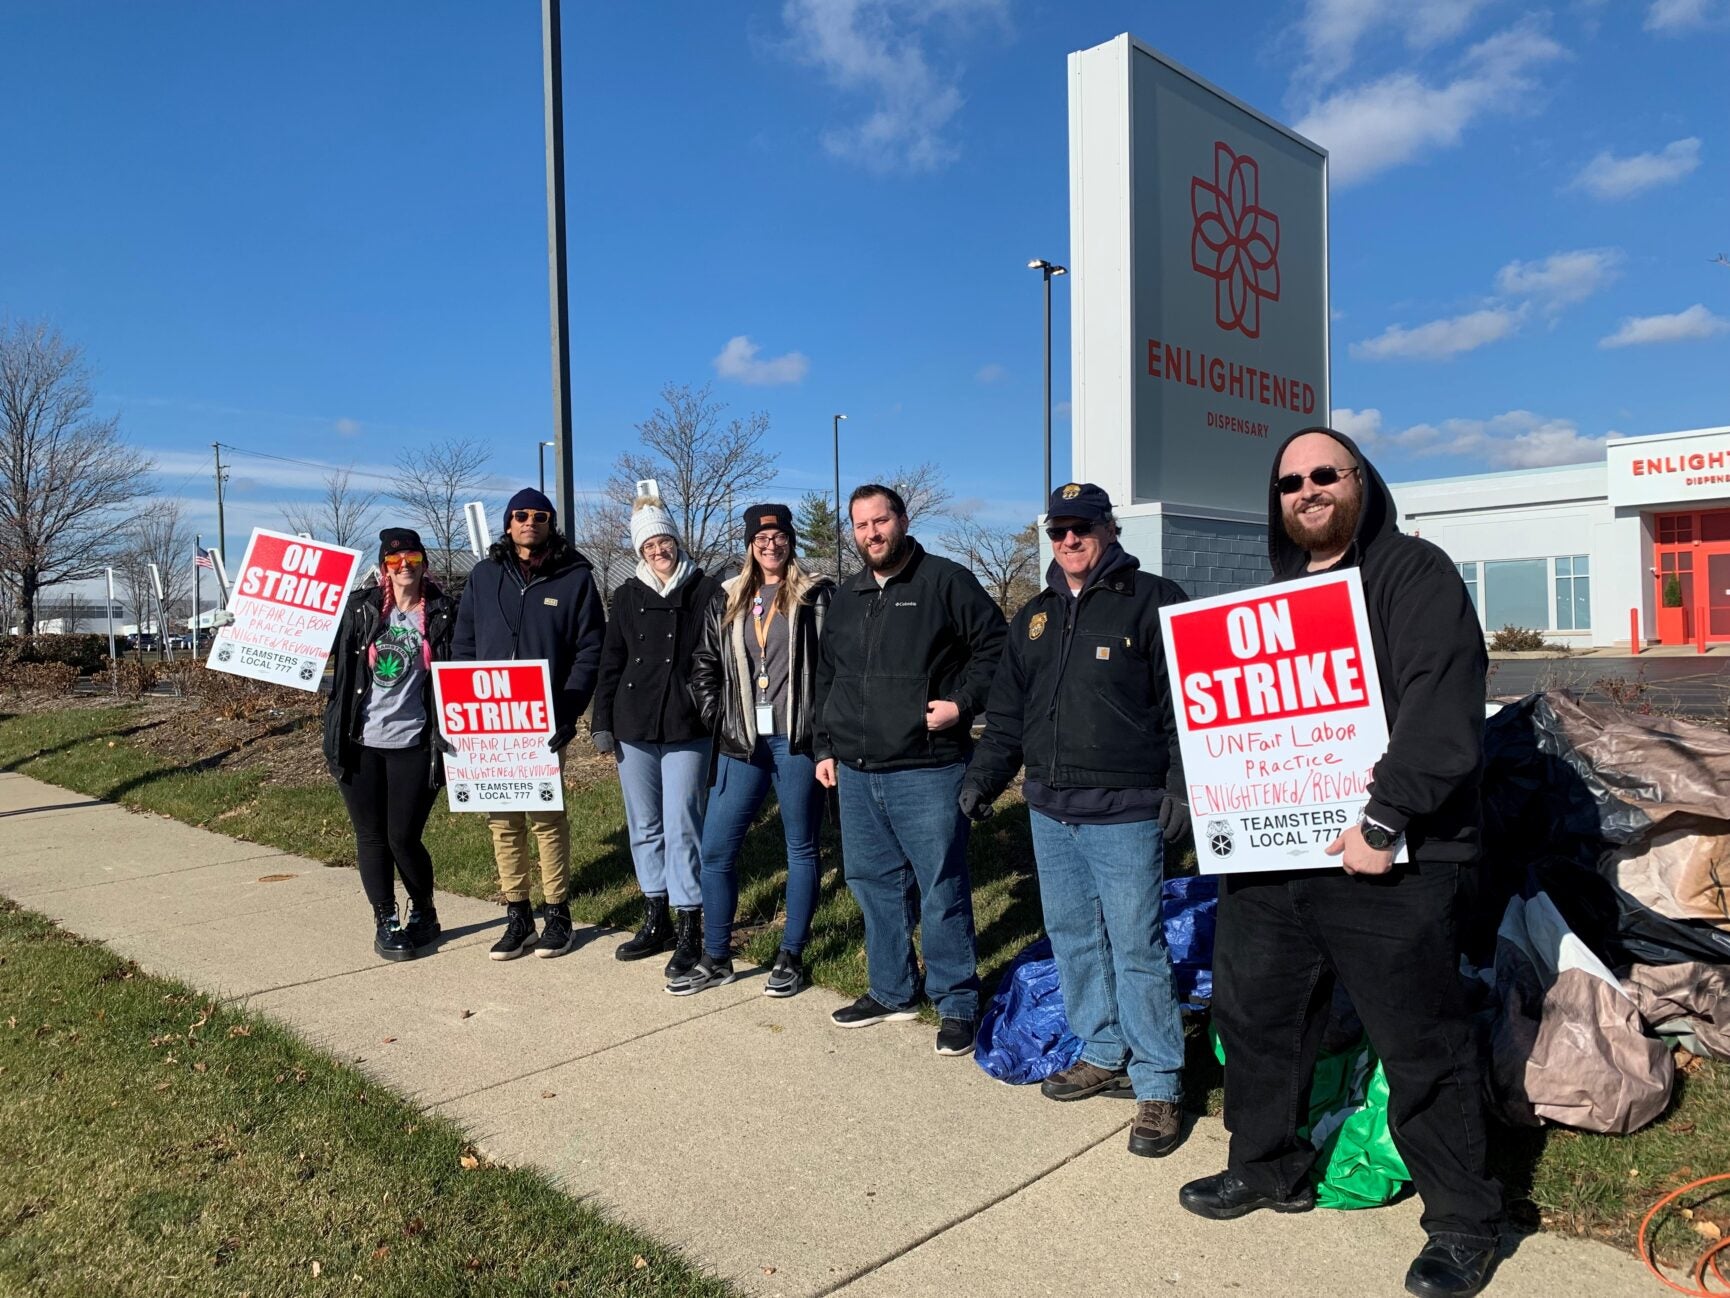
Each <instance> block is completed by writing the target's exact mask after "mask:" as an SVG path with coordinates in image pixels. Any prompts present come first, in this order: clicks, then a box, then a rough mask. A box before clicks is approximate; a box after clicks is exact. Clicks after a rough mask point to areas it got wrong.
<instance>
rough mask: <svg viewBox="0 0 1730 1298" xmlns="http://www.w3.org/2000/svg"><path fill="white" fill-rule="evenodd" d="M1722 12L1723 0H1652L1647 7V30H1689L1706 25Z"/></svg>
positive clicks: (1669, 31) (1665, 31)
mask: <svg viewBox="0 0 1730 1298" xmlns="http://www.w3.org/2000/svg"><path fill="white" fill-rule="evenodd" d="M1722 14H1723V4H1722V0H1652V3H1651V5H1650V6H1648V7H1647V9H1646V30H1647V31H1649V32H1664V33H1671V32H1681V31H1687V30H1688V29H1689V28H1691V27H1704V26H1706V25H1707V24H1708V23H1710V22H1712V21H1713V20H1714V19H1715V18H1718V17H1720V16H1721V15H1722Z"/></svg>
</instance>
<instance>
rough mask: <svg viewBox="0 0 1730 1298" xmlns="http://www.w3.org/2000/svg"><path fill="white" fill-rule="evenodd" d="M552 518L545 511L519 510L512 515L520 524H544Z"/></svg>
mask: <svg viewBox="0 0 1730 1298" xmlns="http://www.w3.org/2000/svg"><path fill="white" fill-rule="evenodd" d="M551 517H552V515H551V514H549V513H547V511H546V510H544V509H519V510H517V511H516V512H515V513H514V514H512V515H511V518H512V519H513V520H515V521H516V522H518V523H544V522H546V521H547V520H548V519H549V518H551Z"/></svg>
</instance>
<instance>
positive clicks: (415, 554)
mask: <svg viewBox="0 0 1730 1298" xmlns="http://www.w3.org/2000/svg"><path fill="white" fill-rule="evenodd" d="M378 540H379V550H378V562H379V580H378V584H377V585H375V586H363V587H361V588H360V589H359V590H357V591H355V592H354V594H353V595H351V596H349V600H348V607H347V608H346V609H344V610H343V618H342V627H341V630H340V632H339V633H338V635H337V642H336V649H335V651H334V653H333V654H332V658H333V661H334V662H335V664H336V675H335V677H334V679H333V680H332V682H331V691H330V701H329V703H328V704H326V706H325V710H324V759H325V762H326V763H327V764H328V765H329V767H330V773H331V774H332V775H334V776H335V777H336V779H337V787H338V788H339V789H341V790H342V800H343V802H344V803H345V804H346V805H347V806H348V818H349V820H350V821H351V822H353V824H354V839H355V856H356V857H357V858H358V859H359V861H360V881H361V885H362V886H363V887H364V888H365V889H366V898H367V900H368V901H369V902H371V903H372V914H373V922H374V925H375V926H376V929H377V933H376V936H375V937H374V938H373V944H372V949H373V950H374V951H376V952H378V954H379V955H380V956H382V957H383V958H384V959H386V960H412V959H413V958H414V956H415V953H416V952H417V951H418V950H419V949H420V948H422V947H425V946H429V945H431V944H432V942H433V941H434V940H436V939H437V937H438V935H439V922H438V912H437V911H435V910H434V909H433V867H432V856H431V855H430V854H429V853H428V852H427V850H426V845H425V844H424V843H422V842H421V831H422V830H423V829H425V828H426V821H427V816H428V815H429V814H431V812H432V805H433V799H434V798H435V797H436V796H437V795H438V790H439V786H440V785H442V784H443V783H444V757H443V754H442V752H441V751H440V749H439V745H438V732H437V728H436V727H435V726H434V724H433V705H432V671H431V667H432V664H433V662H434V661H442V660H444V659H447V658H449V657H450V652H451V637H452V635H453V634H454V633H455V630H456V613H457V604H456V601H455V600H453V599H451V598H450V597H449V596H447V595H446V594H445V593H444V592H443V591H441V590H440V589H439V588H438V586H437V585H436V584H435V583H434V582H433V581H432V580H431V579H430V578H429V577H428V576H427V571H426V566H427V565H426V547H425V546H423V545H422V544H421V539H420V536H419V534H418V533H416V532H413V531H410V530H409V529H408V528H406V527H387V528H385V529H384V531H382V532H380V533H379V534H378ZM398 874H400V875H402V881H403V885H404V886H405V887H406V888H407V889H408V899H409V916H408V923H406V924H403V923H401V922H400V921H399V920H398V917H397V905H396V876H397V875H398Z"/></svg>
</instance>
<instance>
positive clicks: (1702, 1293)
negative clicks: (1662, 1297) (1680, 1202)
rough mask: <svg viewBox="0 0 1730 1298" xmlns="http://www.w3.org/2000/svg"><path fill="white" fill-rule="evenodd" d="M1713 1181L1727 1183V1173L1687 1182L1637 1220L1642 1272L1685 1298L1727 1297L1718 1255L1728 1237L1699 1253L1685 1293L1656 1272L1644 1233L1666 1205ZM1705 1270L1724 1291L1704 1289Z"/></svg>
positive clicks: (1729, 1279) (1729, 1288) (1729, 1284)
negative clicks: (1709, 1271) (1692, 1284)
mask: <svg viewBox="0 0 1730 1298" xmlns="http://www.w3.org/2000/svg"><path fill="white" fill-rule="evenodd" d="M1717 1181H1730V1172H1720V1173H1719V1174H1718V1175H1717V1176H1703V1177H1701V1178H1700V1179H1699V1180H1698V1181H1690V1182H1689V1183H1688V1184H1687V1185H1684V1186H1682V1187H1681V1188H1679V1189H1675V1190H1672V1191H1670V1193H1669V1194H1666V1195H1665V1196H1664V1197H1663V1198H1662V1199H1659V1200H1658V1202H1657V1203H1655V1204H1653V1205H1652V1206H1651V1208H1650V1209H1648V1210H1647V1213H1646V1215H1645V1216H1644V1217H1642V1218H1641V1219H1640V1235H1639V1240H1638V1249H1639V1254H1640V1261H1641V1262H1643V1263H1645V1266H1646V1269H1647V1270H1648V1271H1650V1272H1651V1273H1652V1277H1653V1279H1655V1280H1657V1281H1658V1283H1659V1284H1662V1285H1664V1286H1666V1287H1667V1288H1670V1289H1674V1290H1675V1291H1676V1292H1677V1293H1679V1294H1686V1295H1687V1296H1688V1298H1724V1295H1725V1294H1730V1276H1726V1275H1725V1274H1724V1273H1723V1272H1722V1271H1720V1270H1719V1269H1718V1254H1720V1253H1721V1252H1723V1251H1724V1250H1725V1249H1727V1248H1730V1236H1726V1237H1725V1238H1723V1239H1721V1240H1719V1241H1717V1242H1716V1243H1715V1244H1712V1245H1710V1246H1709V1247H1708V1248H1707V1249H1706V1250H1705V1252H1703V1253H1701V1254H1700V1256H1699V1257H1698V1258H1697V1259H1696V1260H1695V1262H1694V1284H1695V1288H1693V1289H1688V1288H1685V1287H1683V1286H1682V1285H1679V1284H1677V1283H1676V1282H1675V1281H1674V1280H1672V1279H1670V1277H1669V1276H1667V1275H1665V1274H1664V1273H1663V1272H1662V1271H1660V1270H1659V1269H1658V1264H1657V1262H1656V1261H1654V1260H1653V1257H1652V1248H1653V1246H1652V1243H1651V1242H1650V1241H1648V1239H1647V1238H1646V1232H1647V1230H1648V1229H1650V1227H1651V1225H1652V1219H1653V1218H1654V1217H1656V1216H1657V1215H1658V1214H1659V1213H1660V1212H1662V1211H1663V1210H1664V1209H1665V1208H1667V1207H1668V1206H1669V1205H1670V1204H1672V1203H1674V1202H1675V1201H1676V1200H1677V1199H1680V1198H1681V1197H1682V1196H1683V1195H1685V1194H1687V1193H1688V1192H1689V1191H1690V1190H1697V1189H1699V1188H1700V1187H1701V1186H1703V1185H1711V1184H1713V1183H1714V1182H1717ZM1708 1269H1710V1270H1711V1272H1712V1274H1713V1276H1715V1277H1716V1278H1717V1279H1718V1281H1719V1283H1721V1284H1723V1285H1725V1286H1726V1288H1724V1289H1708V1288H1706V1272H1707V1270H1708Z"/></svg>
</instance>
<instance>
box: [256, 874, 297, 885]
mask: <svg viewBox="0 0 1730 1298" xmlns="http://www.w3.org/2000/svg"><path fill="white" fill-rule="evenodd" d="M299 877H300V876H299V875H294V874H261V875H259V876H258V881H259V882H260V883H281V882H282V881H283V880H284V879H297V878H299Z"/></svg>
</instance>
